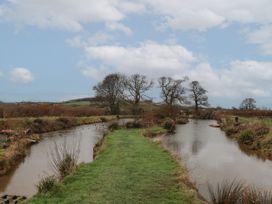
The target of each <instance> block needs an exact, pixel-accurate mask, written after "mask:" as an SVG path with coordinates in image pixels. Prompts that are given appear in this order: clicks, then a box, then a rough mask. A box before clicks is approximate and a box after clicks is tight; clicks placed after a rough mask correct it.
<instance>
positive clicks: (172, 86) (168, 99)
mask: <svg viewBox="0 0 272 204" xmlns="http://www.w3.org/2000/svg"><path fill="white" fill-rule="evenodd" d="M186 80H187V78H184V79H178V80H175V79H173V78H171V77H161V78H159V80H158V82H159V87H160V89H161V98H162V100H163V102H164V103H165V104H166V105H167V109H169V110H168V112H170V115H171V116H173V114H174V105H175V104H177V103H180V104H182V103H185V102H186V97H185V92H186V90H185V88H184V87H183V86H182V83H183V82H185V81H186Z"/></svg>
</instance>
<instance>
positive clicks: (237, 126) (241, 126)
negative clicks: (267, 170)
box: [221, 117, 272, 160]
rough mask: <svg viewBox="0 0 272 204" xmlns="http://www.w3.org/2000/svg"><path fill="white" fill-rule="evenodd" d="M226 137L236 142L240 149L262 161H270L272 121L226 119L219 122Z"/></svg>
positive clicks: (262, 119) (267, 119) (253, 118)
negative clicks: (260, 158)
mask: <svg viewBox="0 0 272 204" xmlns="http://www.w3.org/2000/svg"><path fill="white" fill-rule="evenodd" d="M221 126H222V129H223V130H224V131H225V132H226V134H227V136H228V137H230V138H232V139H235V140H237V142H238V143H239V145H240V147H241V149H243V150H244V151H245V152H247V153H249V154H254V155H257V156H259V157H262V158H264V159H270V160H271V159H272V131H271V127H272V119H271V118H256V117H250V118H249V117H247V118H246V117H239V120H238V122H235V118H234V117H227V118H225V119H223V120H222V122H221Z"/></svg>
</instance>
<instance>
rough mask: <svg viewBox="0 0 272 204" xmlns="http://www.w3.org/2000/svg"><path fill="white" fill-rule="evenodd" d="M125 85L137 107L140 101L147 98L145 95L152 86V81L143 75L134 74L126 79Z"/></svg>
mask: <svg viewBox="0 0 272 204" xmlns="http://www.w3.org/2000/svg"><path fill="white" fill-rule="evenodd" d="M125 84H126V89H127V90H128V92H129V95H130V96H131V99H132V101H133V103H134V104H135V105H136V106H138V105H139V103H140V101H141V100H142V99H144V98H148V96H146V95H145V93H146V92H147V91H148V90H150V88H151V87H152V86H153V81H149V80H148V79H147V77H146V76H144V75H139V74H134V75H131V76H129V77H128V78H127V79H126V83H125Z"/></svg>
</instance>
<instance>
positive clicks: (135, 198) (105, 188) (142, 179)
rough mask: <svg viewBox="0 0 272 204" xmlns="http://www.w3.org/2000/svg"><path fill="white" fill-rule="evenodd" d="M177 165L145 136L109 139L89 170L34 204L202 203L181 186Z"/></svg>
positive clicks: (122, 134) (130, 133)
mask: <svg viewBox="0 0 272 204" xmlns="http://www.w3.org/2000/svg"><path fill="white" fill-rule="evenodd" d="M181 174H186V172H181V168H180V166H179V164H178V162H177V161H176V160H175V159H174V158H173V157H172V156H171V155H170V154H169V153H168V152H167V151H165V150H164V149H163V148H162V147H161V146H160V145H158V144H155V143H153V142H151V141H149V140H148V139H147V138H144V137H143V136H142V135H141V132H140V130H118V131H115V132H113V133H110V134H109V135H108V136H107V137H106V139H105V142H104V145H103V150H102V152H101V154H100V155H99V156H98V157H97V159H96V160H95V161H94V162H93V163H90V164H84V165H81V166H80V167H79V169H78V170H77V171H76V173H75V174H73V175H72V176H69V177H67V178H66V179H65V181H64V182H63V183H62V184H59V186H57V188H56V189H55V190H54V191H53V192H51V193H47V194H40V195H38V196H36V197H35V198H33V199H32V200H31V201H29V203H50V204H51V203H101V204H107V203H116V204H123V203H124V204H125V203H127V204H133V203H137V204H139V203H146V204H148V203H154V204H158V203H171V204H172V203H173V204H174V203H179V204H182V203H202V202H201V201H199V200H198V199H197V198H196V193H195V191H194V190H192V189H189V188H188V187H187V186H185V185H184V184H183V183H181V180H180V176H182V175H181Z"/></svg>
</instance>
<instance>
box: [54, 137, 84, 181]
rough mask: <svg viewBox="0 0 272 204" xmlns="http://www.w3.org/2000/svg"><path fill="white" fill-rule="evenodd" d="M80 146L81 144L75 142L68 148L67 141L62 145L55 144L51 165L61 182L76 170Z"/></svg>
mask: <svg viewBox="0 0 272 204" xmlns="http://www.w3.org/2000/svg"><path fill="white" fill-rule="evenodd" d="M79 144H80V142H77V141H74V142H73V144H71V145H69V146H68V144H67V142H66V140H64V141H63V143H62V144H57V143H54V148H53V149H52V150H51V152H50V156H51V157H50V158H51V160H50V163H51V166H52V169H53V171H54V172H55V174H56V175H57V177H58V178H59V179H60V180H61V179H63V178H64V177H65V176H67V175H69V174H71V173H72V172H73V171H74V170H75V169H76V166H77V162H78V157H79V151H80V150H79Z"/></svg>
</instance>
